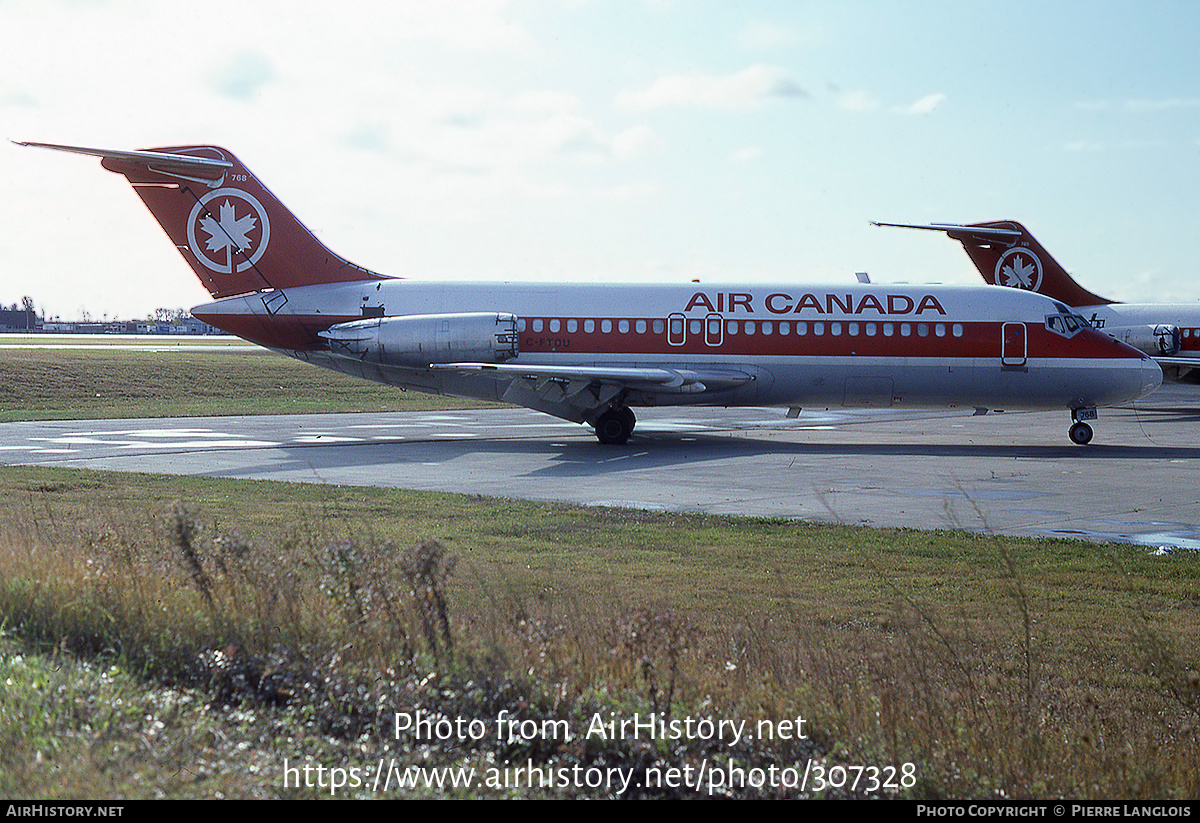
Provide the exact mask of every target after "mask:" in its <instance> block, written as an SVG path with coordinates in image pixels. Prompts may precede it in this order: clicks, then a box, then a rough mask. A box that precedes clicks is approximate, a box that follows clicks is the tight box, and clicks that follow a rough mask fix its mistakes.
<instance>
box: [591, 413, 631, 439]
mask: <svg viewBox="0 0 1200 823" xmlns="http://www.w3.org/2000/svg"><path fill="white" fill-rule="evenodd" d="M635 423H637V418H636V417H634V416H633V409H631V408H629V407H628V406H617V407H616V408H612V409H609V410H608V411H606V412H603V413H602V414H600V415H599V416H598V417H597V418H596V424H595V425H596V438H597V439H598V440H599V441H600V442H601V443H603V444H604V445H606V446H621V445H624V444H625V443H627V442H629V436H630V435H631V434H633V426H634V424H635Z"/></svg>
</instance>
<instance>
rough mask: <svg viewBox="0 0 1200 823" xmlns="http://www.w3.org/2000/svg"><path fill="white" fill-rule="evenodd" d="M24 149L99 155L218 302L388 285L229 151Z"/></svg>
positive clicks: (211, 148) (47, 145) (205, 148)
mask: <svg viewBox="0 0 1200 823" xmlns="http://www.w3.org/2000/svg"><path fill="white" fill-rule="evenodd" d="M21 145H26V146H39V147H42V148H48V149H57V150H59V151H69V152H74V153H77V154H88V155H92V156H95V157H100V158H102V161H101V164H102V165H103V166H104V168H106V169H108V170H109V171H114V172H117V173H118V174H123V175H125V177H126V179H128V180H129V182H130V183H131V184H132V185H133V188H134V191H136V192H137V194H138V196H139V197H141V198H142V202H143V203H145V204H146V207H147V208H149V209H150V212H151V214H153V215H154V217H155V219H156V220H158V222H159V225H161V226H162V228H163V230H164V231H165V232H166V233H167V235H168V236H169V237H170V238H171V241H172V242H173V243H174V244H175V247H176V248H177V249H178V250H179V253H180V254H182V255H183V257H184V259H185V260H187V262H188V265H190V266H191V267H192V271H194V272H195V273H196V276H197V277H199V278H200V282H202V283H203V284H204V287H205V288H206V289H208V291H209V293H210V294H212V296H213V297H214V298H217V299H220V298H222V297H231V296H234V295H238V294H247V293H250V292H255V291H262V290H265V289H285V288H290V287H295V286H308V285H314V284H317V283H337V282H344V281H350V280H382V279H386V278H384V277H383V275H379V274H376V273H375V272H372V271H368V270H367V269H364V268H362V267H360V266H356V265H354V264H353V263H351V262H349V261H348V260H346V259H344V258H342V257H340V256H339V255H337V254H334V253H333V252H332V251H330V250H329V249H328V248H327V247H326V246H325V245H324V244H322V243H321V241H319V240H317V238H316V237H314V236H313V234H312V232H310V231H309V230H308V229H307V228H305V227H304V224H302V223H301V222H300V221H299V220H298V219H296V216H295V215H294V214H292V213H291V212H290V211H289V210H288V209H287V208H286V207H284V205H283V204H282V203H280V202H279V200H278V199H277V198H276V197H275V195H273V194H271V192H270V191H269V190H268V189H267V187H266V186H264V185H263V184H262V183H260V182H259V181H258V178H256V177H255V176H254V175H253V174H251V173H250V171H249V170H248V169H247V168H246V167H245V165H244V164H243V163H242V162H241V161H240V160H238V159H237V158H236V157H234V156H233V154H232V153H231V152H229V151H227V150H225V149H222V148H218V147H216V146H176V147H171V148H161V149H151V150H148V151H109V150H106V149H89V148H83V147H80V146H60V145H55V144H51V143H22V144H21Z"/></svg>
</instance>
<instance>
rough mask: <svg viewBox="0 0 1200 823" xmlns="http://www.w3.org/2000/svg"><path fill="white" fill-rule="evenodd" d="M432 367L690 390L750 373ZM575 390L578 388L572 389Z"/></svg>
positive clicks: (544, 381) (725, 385)
mask: <svg viewBox="0 0 1200 823" xmlns="http://www.w3.org/2000/svg"><path fill="white" fill-rule="evenodd" d="M431 368H434V369H449V370H451V371H460V372H483V371H491V372H499V373H500V374H503V375H504V376H506V377H514V378H517V379H526V380H529V381H532V382H533V383H534V384H535V385H537V386H538V387H539V390H540V388H541V387H546V386H547V385H548V384H549V383H557V384H559V385H560V386H561V385H562V384H568V385H570V386H578V387H579V390H580V391H581V390H582V389H584V388H587V387H588V386H590V385H592V384H594V383H601V384H616V385H619V386H624V387H627V388H630V389H640V390H647V391H658V392H663V391H665V392H672V393H679V394H694V393H698V392H704V391H721V390H723V389H732V388H737V387H738V386H741V385H743V384H745V383H749V382H750V381H751V380H753V379H754V375H752V374H747V373H746V372H743V371H737V370H735V369H670V368H662V367H656V368H650V367H641V366H541V365H537V366H535V365H527V366H523V365H520V364H518V363H437V364H433V365H432V366H431ZM575 393H578V392H575Z"/></svg>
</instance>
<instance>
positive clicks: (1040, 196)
mask: <svg viewBox="0 0 1200 823" xmlns="http://www.w3.org/2000/svg"><path fill="white" fill-rule="evenodd" d="M1197 31H1200V4H1198V3H1193V2H1162V1H1161V0H1159V1H1157V2H1156V1H1155V0H1149V1H1148V2H1132V0H1131V2H1102V1H1097V0H1093V2H1070V1H1069V0H1065V1H1064V2H1056V3H1045V2H1043V1H1042V0H1039V1H1038V2H1025V1H1024V0H1013V1H1012V2H1008V3H1004V4H996V3H994V2H989V3H984V2H971V1H970V0H956V2H920V0H914V2H905V3H894V2H855V0H838V1H837V2H804V0H788V2H766V1H765V0H764V1H763V2H754V0H739V1H738V2H732V0H719V1H718V0H438V1H437V2H433V1H432V0H420V1H418V0H389V1H388V2H374V1H371V0H363V1H362V2H355V1H354V0H340V2H337V3H334V2H322V1H321V0H287V2H278V1H276V0H262V1H260V2H253V1H247V0H240V1H239V2H231V1H230V0H206V2H205V3H203V4H195V3H182V2H167V1H166V0H155V1H154V2H149V1H148V0H147V2H135V0H0V128H2V131H3V133H2V134H0V137H3V138H5V140H4V142H3V144H0V304H5V305H8V304H12V303H19V302H20V301H21V299H22V298H23V297H24V296H26V295H28V296H31V297H32V298H33V300H34V303H35V305H36V306H37V307H38V308H39V310H42V311H44V312H45V313H46V315H47V316H49V317H54V316H57V317H61V318H63V319H78V318H79V317H80V316H81V313H82V312H83V311H87V312H88V313H89V314H90V315H91V316H92V317H94V318H102V317H106V316H107V317H117V316H119V317H122V318H133V317H144V316H146V315H148V314H151V313H153V312H154V310H155V309H157V308H160V307H161V308H177V307H190V306H192V305H196V304H199V303H203V302H206V301H207V300H208V295H207V293H206V292H205V291H204V290H203V288H201V286H200V285H199V283H198V281H196V280H195V278H194V277H193V275H192V274H191V271H190V269H188V267H187V266H186V264H185V263H184V262H183V260H182V258H180V257H179V256H178V254H177V253H176V252H175V250H174V248H173V247H172V245H171V244H170V242H169V241H168V240H167V238H166V235H164V234H163V233H162V232H161V230H160V229H159V228H158V225H157V223H155V222H154V220H153V219H152V218H151V217H150V215H149V213H148V212H147V211H146V210H145V208H144V207H143V206H142V204H141V202H140V201H139V200H138V199H137V197H136V195H134V194H133V192H132V191H131V190H130V188H129V186H128V185H127V184H126V182H125V180H124V178H122V177H120V176H118V175H115V174H112V173H109V172H106V171H104V170H103V169H101V168H100V166H99V161H98V160H96V159H95V158H89V157H82V156H75V155H65V154H59V153H55V152H48V151H45V150H41V149H34V148H24V147H19V146H16V145H14V144H13V143H12V142H10V141H40V142H50V143H66V144H72V145H82V146H92V147H100V148H111V149H139V148H141V149H144V148H154V147H159V146H170V145H184V144H200V143H207V144H212V145H217V146H223V147H225V148H226V149H228V150H230V151H232V152H233V153H235V154H236V155H237V156H238V157H239V159H241V160H242V161H243V162H244V163H245V164H246V165H247V166H248V167H249V168H250V169H251V170H252V171H253V172H254V173H255V174H256V175H257V176H258V177H259V179H260V180H262V181H263V182H264V183H265V184H266V185H267V186H268V187H269V188H270V189H271V190H272V191H273V192H274V193H275V194H276V195H277V196H278V197H279V198H280V199H281V200H282V201H283V202H284V203H285V204H286V205H287V206H288V207H289V208H291V209H292V210H293V211H294V212H295V213H296V214H297V215H298V216H299V218H300V219H301V220H302V221H303V222H304V223H305V224H306V225H307V226H308V227H309V228H310V229H311V230H312V231H313V232H314V233H315V234H316V235H317V236H318V237H320V238H321V239H322V240H323V241H324V242H325V243H326V244H327V245H328V246H330V247H331V248H332V249H334V250H335V251H337V252H338V253H339V254H342V255H343V256H345V257H347V258H349V259H350V260H353V261H354V262H356V263H359V264H360V265H364V266H367V267H369V268H372V269H374V270H376V271H380V272H382V273H384V274H390V275H396V276H402V277H411V278H430V279H494V278H504V279H515V280H556V279H567V280H574V281H579V280H584V281H595V282H609V281H665V282H686V281H688V280H691V279H694V278H698V279H700V280H702V281H708V282H714V281H723V282H729V283H750V282H755V281H770V282H777V281H784V282H786V281H803V282H815V281H827V282H835V283H849V282H853V280H854V273H855V272H859V271H866V272H868V273H869V274H870V275H871V278H872V280H874V281H876V282H891V281H907V282H947V283H954V282H961V283H972V282H977V276H976V274H975V272H974V269H973V268H972V267H971V265H970V263H969V261H968V259H967V257H966V255H965V254H963V252H962V250H961V248H960V247H959V246H958V244H957V243H954V242H952V241H949V240H947V239H946V238H945V237H943V236H941V235H939V234H935V233H930V232H916V231H908V230H900V229H882V228H875V227H872V226H871V225H870V221H872V220H881V221H893V222H978V221H983V220H998V219H1014V220H1019V221H1021V222H1022V223H1024V224H1025V225H1026V226H1027V227H1028V228H1029V229H1030V231H1032V233H1033V234H1034V235H1035V236H1036V237H1037V238H1038V240H1039V241H1040V242H1041V243H1042V244H1043V245H1044V246H1046V247H1047V248H1048V249H1049V250H1050V251H1051V252H1052V253H1053V254H1054V255H1055V257H1056V258H1057V259H1058V260H1059V262H1060V263H1062V264H1063V265H1064V266H1065V267H1066V268H1067V269H1068V270H1069V271H1071V272H1072V273H1073V274H1074V275H1075V276H1076V277H1077V278H1078V279H1079V280H1080V282H1081V283H1082V284H1083V285H1084V286H1085V287H1087V288H1088V289H1090V290H1091V291H1093V292H1096V293H1098V294H1101V295H1104V296H1107V297H1110V298H1113V299H1118V300H1125V301H1143V302H1157V301H1171V300H1174V301H1196V300H1197V299H1200V265H1197V264H1196V262H1195V261H1194V260H1193V259H1192V256H1191V254H1190V246H1189V243H1190V242H1192V240H1193V238H1194V237H1196V236H1197V234H1198V231H1197V230H1198V229H1200V59H1197V58H1196V56H1195V53H1196V52H1195V33H1196V32H1197ZM498 308H500V309H502V308H503V307H498Z"/></svg>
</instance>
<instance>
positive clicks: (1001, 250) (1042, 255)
mask: <svg viewBox="0 0 1200 823" xmlns="http://www.w3.org/2000/svg"><path fill="white" fill-rule="evenodd" d="M875 225H877V226H897V227H900V228H905V229H929V230H932V231H944V232H945V233H946V235H947V236H948V237H950V238H952V239H954V240H957V241H958V242H960V243H962V245H963V249H964V250H965V251H966V253H967V255H968V256H969V257H970V258H971V262H972V263H974V264H975V268H977V269H978V270H979V273H980V274H981V275H983V279H984V280H986V281H987V282H989V283H991V284H992V285H994V286H1010V287H1012V288H1017V289H1024V290H1025V291H1033V292H1037V293H1038V294H1044V295H1046V296H1047V297H1051V298H1054V299H1055V300H1059V301H1061V302H1063V303H1066V304H1067V305H1068V306H1100V305H1105V304H1108V303H1112V302H1113V301H1111V300H1106V299H1105V298H1103V297H1100V296H1099V295H1096V294H1092V293H1091V292H1090V291H1088V290H1087V289H1085V288H1084V287H1083V286H1081V285H1079V284H1078V283H1076V282H1075V280H1074V279H1073V278H1072V277H1071V275H1069V274H1067V271H1066V269H1064V268H1063V267H1062V266H1060V265H1059V264H1058V261H1057V260H1055V259H1054V258H1053V257H1052V256H1051V255H1050V252H1048V251H1046V250H1045V249H1044V248H1043V247H1042V245H1041V244H1040V243H1038V241H1037V240H1035V239H1034V237H1033V235H1032V234H1030V233H1029V230H1028V229H1026V228H1025V227H1024V226H1022V225H1021V224H1020V223H1017V222H1015V221H1012V220H998V221H996V222H993V223H971V224H968V225H956V224H952V223H932V224H929V225H913V224H910V223H876V224H875Z"/></svg>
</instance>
